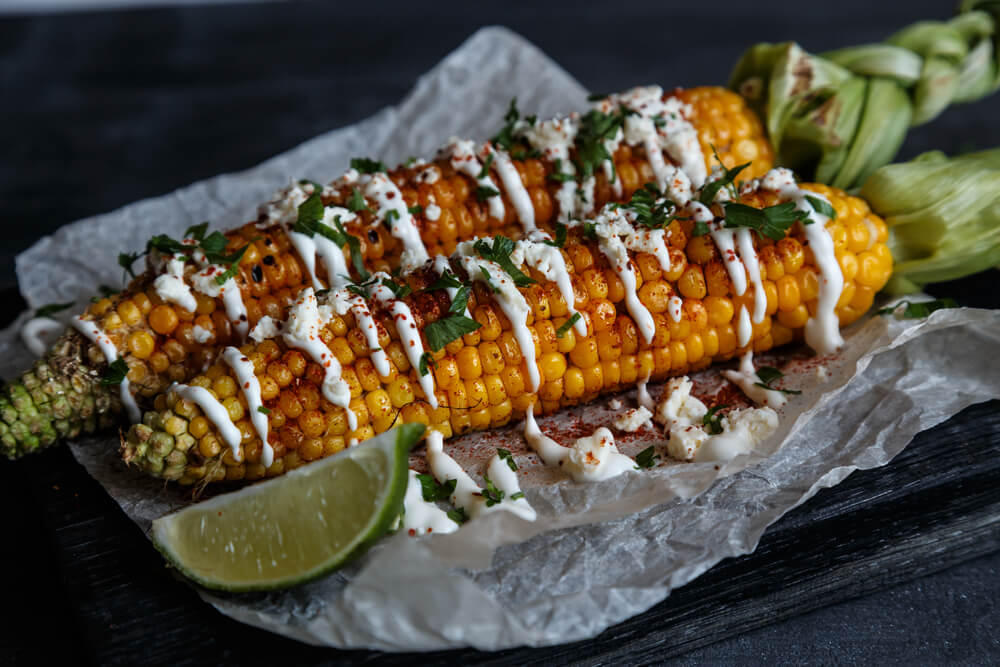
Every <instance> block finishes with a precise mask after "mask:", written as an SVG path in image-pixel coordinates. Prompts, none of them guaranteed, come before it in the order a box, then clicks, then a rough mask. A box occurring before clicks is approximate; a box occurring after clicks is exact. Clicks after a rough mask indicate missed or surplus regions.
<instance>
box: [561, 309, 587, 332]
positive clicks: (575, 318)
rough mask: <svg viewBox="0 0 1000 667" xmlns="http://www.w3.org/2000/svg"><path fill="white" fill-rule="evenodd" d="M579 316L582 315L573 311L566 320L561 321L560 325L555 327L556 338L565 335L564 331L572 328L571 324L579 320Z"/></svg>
mask: <svg viewBox="0 0 1000 667" xmlns="http://www.w3.org/2000/svg"><path fill="white" fill-rule="evenodd" d="M581 317H583V316H582V315H580V313H578V312H577V313H573V315H572V316H571V317H570V318H569V319H568V320H566V321H565V322H563V323H562V325H561V326H560V327H559V328H558V329H556V338H562V337H563V336H565V335H566V333H567V332H568V331H569V330H570V329H572V328H573V325H574V324H576V323H577V322H579V321H580V318H581Z"/></svg>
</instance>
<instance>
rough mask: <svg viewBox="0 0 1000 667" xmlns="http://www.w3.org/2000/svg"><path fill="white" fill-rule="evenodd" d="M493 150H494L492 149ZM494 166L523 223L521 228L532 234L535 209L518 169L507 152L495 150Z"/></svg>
mask: <svg viewBox="0 0 1000 667" xmlns="http://www.w3.org/2000/svg"><path fill="white" fill-rule="evenodd" d="M491 150H492V149H491ZM492 152H493V166H494V167H495V168H496V170H497V175H498V176H500V182H501V183H503V189H504V191H505V192H506V193H507V198H508V199H509V200H510V203H511V206H513V207H514V211H516V212H517V217H518V219H519V220H520V221H521V228H522V229H524V231H525V233H529V232H532V231H534V230H535V229H536V227H535V207H534V206H533V205H532V204H531V195H529V194H528V189H527V188H525V187H524V183H523V182H521V176H520V175H519V174H518V173H517V168H516V167H515V166H514V163H513V162H512V161H511V159H510V156H509V155H507V153H506V151H498V150H493V151H492Z"/></svg>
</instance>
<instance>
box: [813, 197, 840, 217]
mask: <svg viewBox="0 0 1000 667" xmlns="http://www.w3.org/2000/svg"><path fill="white" fill-rule="evenodd" d="M806 201H807V202H809V205H810V206H812V208H813V210H814V211H816V212H817V213H819V214H820V215H825V216H826V217H828V218H830V219H831V220H836V219H837V211H836V209H834V208H833V206H832V205H831V204H830V202H828V201H826V200H825V199H820V198H819V197H813V196H812V195H806ZM811 223H812V220H808V221H807V222H806V224H811Z"/></svg>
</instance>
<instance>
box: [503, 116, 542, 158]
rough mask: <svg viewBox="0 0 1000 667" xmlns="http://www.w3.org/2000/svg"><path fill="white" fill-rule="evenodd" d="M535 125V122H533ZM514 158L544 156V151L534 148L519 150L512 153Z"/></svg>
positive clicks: (511, 155)
mask: <svg viewBox="0 0 1000 667" xmlns="http://www.w3.org/2000/svg"><path fill="white" fill-rule="evenodd" d="M532 125H534V123H532ZM510 157H511V159H512V160H522V161H523V160H527V159H528V158H535V157H542V151H540V150H538V149H535V148H532V149H531V150H530V151H529V150H524V149H522V150H517V151H514V152H512V153H511V154H510Z"/></svg>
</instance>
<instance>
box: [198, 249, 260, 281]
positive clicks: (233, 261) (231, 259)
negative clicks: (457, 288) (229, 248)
mask: <svg viewBox="0 0 1000 667" xmlns="http://www.w3.org/2000/svg"><path fill="white" fill-rule="evenodd" d="M249 247H250V244H249V243H248V244H246V245H245V246H243V247H242V248H240V249H239V250H237V251H236V252H234V253H233V254H232V255H220V256H219V259H222V260H223V261H222V262H219V263H220V264H229V268H227V269H226V270H225V271H223V272H222V273H220V274H219V275H217V276H215V282H216V284H218V285H225V284H226V281H228V280H229V279H230V278H232V277H234V276H235V275H236V272H237V271H239V270H240V260H242V259H243V255H245V254H246V251H247V248H249ZM206 256H207V255H206Z"/></svg>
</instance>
